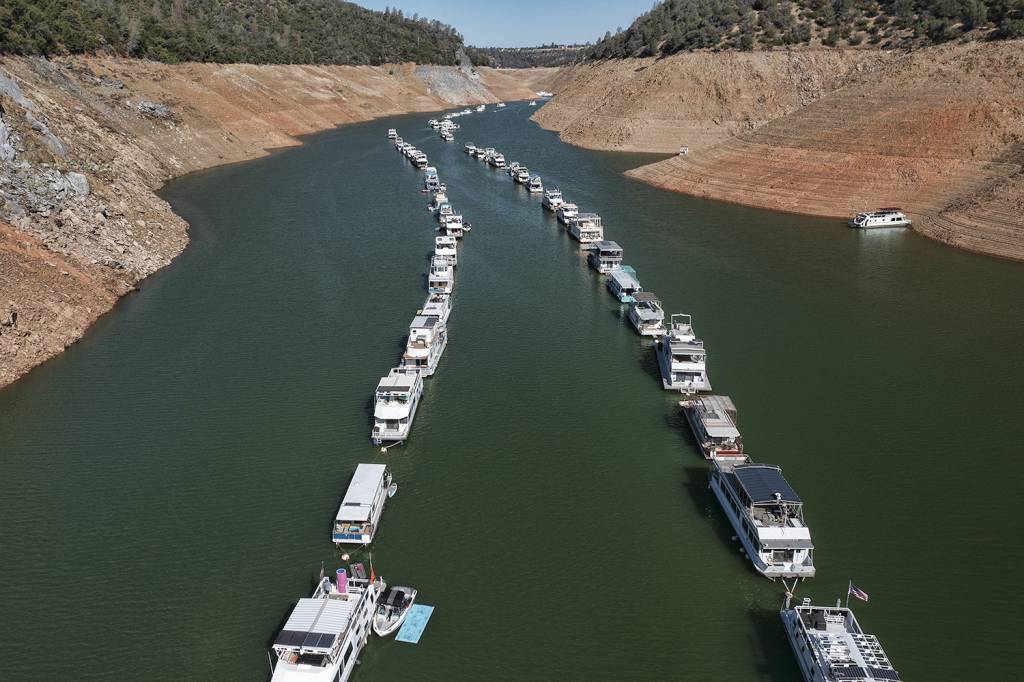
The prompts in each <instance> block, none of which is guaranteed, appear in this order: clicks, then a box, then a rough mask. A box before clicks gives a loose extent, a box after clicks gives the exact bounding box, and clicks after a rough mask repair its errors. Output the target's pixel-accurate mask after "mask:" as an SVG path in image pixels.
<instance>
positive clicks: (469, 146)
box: [462, 142, 476, 156]
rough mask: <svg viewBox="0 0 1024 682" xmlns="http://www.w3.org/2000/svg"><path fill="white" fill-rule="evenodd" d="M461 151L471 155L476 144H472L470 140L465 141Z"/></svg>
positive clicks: (474, 150) (474, 151)
mask: <svg viewBox="0 0 1024 682" xmlns="http://www.w3.org/2000/svg"><path fill="white" fill-rule="evenodd" d="M462 151H464V152H466V153H467V154H469V155H470V156H472V155H473V154H475V153H476V145H475V144H473V143H472V142H467V143H466V145H465V146H464V147H463V148H462Z"/></svg>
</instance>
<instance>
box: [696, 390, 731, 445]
mask: <svg viewBox="0 0 1024 682" xmlns="http://www.w3.org/2000/svg"><path fill="white" fill-rule="evenodd" d="M697 402H698V404H699V405H700V407H701V409H700V410H698V411H697V414H698V415H699V417H700V421H701V423H702V424H703V425H704V431H706V432H707V434H708V435H709V436H711V437H712V438H737V437H738V436H739V435H740V431H739V429H737V428H736V424H735V423H734V422H733V420H732V417H730V416H729V413H730V412H735V411H736V408H735V407H734V406H733V404H732V400H731V399H730V398H729V396H726V395H708V396H702V397H700V398H698V399H697Z"/></svg>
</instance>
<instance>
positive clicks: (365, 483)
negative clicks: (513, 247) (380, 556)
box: [331, 464, 391, 545]
mask: <svg viewBox="0 0 1024 682" xmlns="http://www.w3.org/2000/svg"><path fill="white" fill-rule="evenodd" d="M390 486H391V472H390V471H388V470H387V467H386V466H385V465H383V464H360V465H359V466H357V467H356V472H355V474H353V475H352V482H351V483H349V484H348V490H346V491H345V497H344V499H342V501H341V506H340V507H338V513H337V515H336V516H335V517H334V530H333V531H332V534H331V539H332V540H333V541H334V544H336V545H343V544H350V545H368V544H370V543H371V542H373V536H374V535H376V533H377V527H378V526H379V525H380V515H381V513H382V512H383V511H384V503H385V502H387V500H388V488H389V487H390Z"/></svg>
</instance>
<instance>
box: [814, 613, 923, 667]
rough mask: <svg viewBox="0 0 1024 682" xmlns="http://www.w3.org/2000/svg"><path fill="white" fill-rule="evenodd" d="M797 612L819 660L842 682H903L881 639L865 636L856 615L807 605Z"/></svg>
mask: <svg viewBox="0 0 1024 682" xmlns="http://www.w3.org/2000/svg"><path fill="white" fill-rule="evenodd" d="M794 612H795V613H796V614H797V616H799V618H800V623H801V625H802V626H803V628H804V631H805V632H806V633H807V636H808V639H809V640H810V643H811V646H812V647H814V650H815V654H816V657H817V658H818V660H819V661H820V662H821V663H822V664H824V665H826V666H828V671H829V672H830V673H831V674H832V676H833V677H834V678H835V679H836V680H840V681H842V682H846V681H849V682H856V681H858V680H859V681H861V682H873V681H876V680H877V681H883V680H884V681H888V680H893V681H894V682H899V681H900V680H902V679H903V678H902V677H900V674H899V673H898V672H897V671H896V669H895V668H893V666H892V662H891V661H890V660H889V657H888V656H887V655H886V653H885V651H884V650H883V649H882V645H881V643H880V642H879V641H878V637H876V636H875V635H870V634H867V633H866V632H864V631H863V630H862V629H861V627H860V624H859V623H858V622H857V619H856V617H855V616H854V615H853V611H851V610H850V609H847V608H843V607H822V606H811V605H809V604H805V605H803V606H797V607H796V608H795V609H794Z"/></svg>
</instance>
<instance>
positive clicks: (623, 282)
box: [590, 253, 644, 303]
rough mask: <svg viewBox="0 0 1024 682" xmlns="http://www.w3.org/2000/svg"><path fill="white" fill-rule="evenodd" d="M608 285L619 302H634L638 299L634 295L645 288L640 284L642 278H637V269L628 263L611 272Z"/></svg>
mask: <svg viewBox="0 0 1024 682" xmlns="http://www.w3.org/2000/svg"><path fill="white" fill-rule="evenodd" d="M590 255H591V256H593V255H594V254H593V253H592V254H590ZM607 286H608V291H610V292H612V296H614V297H615V298H617V299H619V303H633V302H634V301H636V299H635V298H633V295H634V294H637V293H639V292H641V291H643V290H644V288H643V287H642V286H640V280H638V279H637V278H636V270H634V269H633V268H631V267H629V266H628V265H623V266H622V267H620V268H618V269H616V270H612V271H611V272H609V273H608V284H607Z"/></svg>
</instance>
